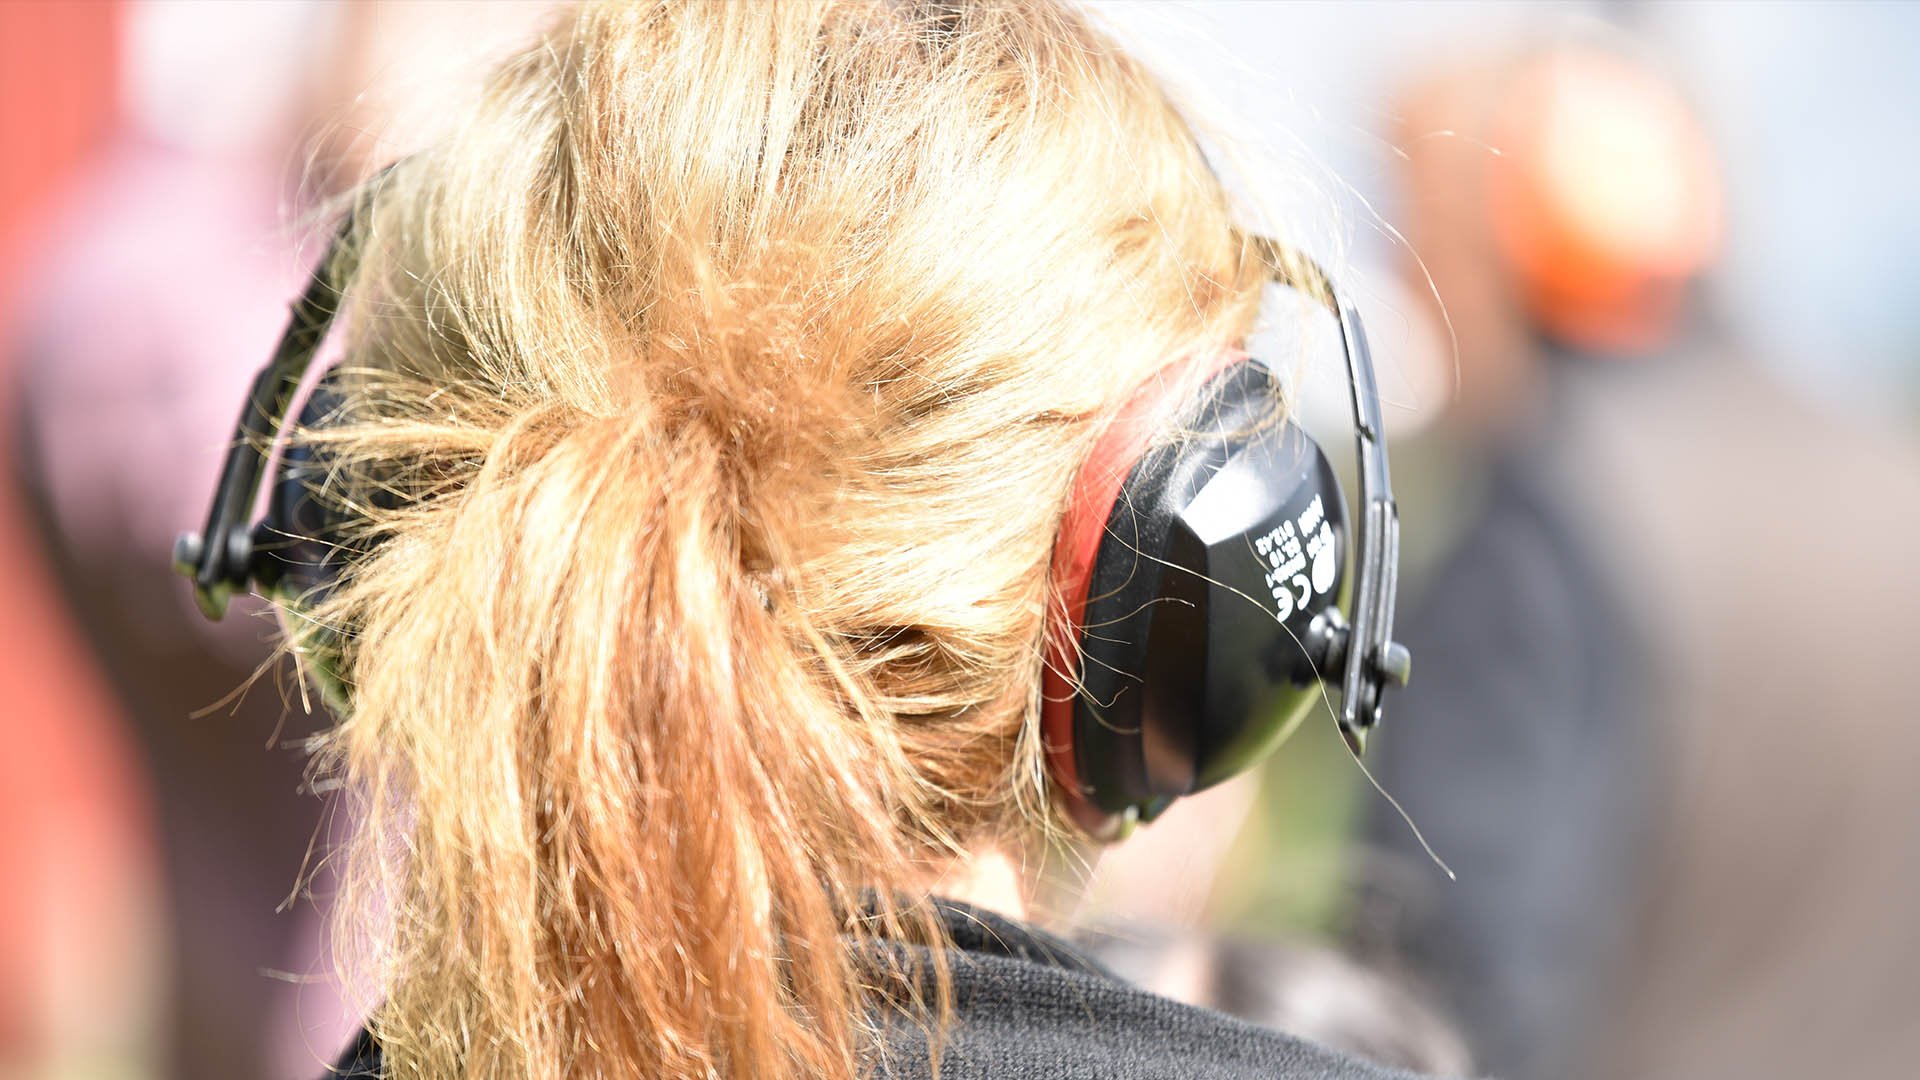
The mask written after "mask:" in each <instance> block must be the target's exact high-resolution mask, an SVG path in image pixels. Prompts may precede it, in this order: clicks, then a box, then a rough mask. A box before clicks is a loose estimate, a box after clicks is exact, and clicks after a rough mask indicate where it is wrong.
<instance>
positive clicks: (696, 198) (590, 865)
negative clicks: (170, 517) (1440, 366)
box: [309, 0, 1266, 1080]
mask: <svg viewBox="0 0 1920 1080" xmlns="http://www.w3.org/2000/svg"><path fill="white" fill-rule="evenodd" d="M363 213H364V215H365V216H364V219H363V222H362V225H361V228H360V234H361V241H360V243H359V244H358V247H357V250H355V251H354V252H353V253H352V257H353V258H354V259H355V260H356V263H357V267H358V270H357V276H356V278H355V280H354V284H353V287H352V289H351V290H350V292H349V294H348V298H347V302H346V309H345V315H344V317H345V318H346V320H347V324H348V326H349V327H350V334H349V339H348V342H349V343H348V353H347V356H346V358H345V360H344V361H343V366H342V368H341V376H340V378H341V380H342V383H343V389H344V391H345V393H346V397H347V401H348V404H347V406H346V407H345V410H344V411H345V414H346V415H348V416H351V417H354V418H355V420H354V422H353V423H352V424H351V425H350V426H348V427H346V428H344V429H343V430H342V431H340V432H338V433H336V434H333V435H330V436H328V437H327V438H328V439H329V442H330V443H331V445H330V452H331V453H332V454H333V455H334V456H335V459H336V460H337V461H338V462H339V463H340V468H341V470H342V475H343V476H349V477H352V478H354V482H355V483H356V484H358V485H360V486H359V487H358V488H354V489H353V490H358V491H359V492H360V496H359V497H360V500H361V501H362V503H363V504H364V505H363V508H364V510H365V511H366V513H367V515H368V520H369V525H368V532H369V536H368V540H369V542H368V543H367V544H366V551H365V554H364V555H362V556H361V557H359V558H358V559H357V560H356V561H355V564H354V566H353V567H352V570H351V572H350V574H349V575H348V576H347V578H346V580H345V581H344V583H343V585H342V587H341V588H340V589H339V590H338V591H337V592H336V593H334V594H333V595H332V596H331V597H330V598H328V599H327V600H325V601H324V602H323V603H321V604H320V605H319V606H318V607H316V608H315V609H314V610H313V611H312V612H311V613H310V615H309V617H311V618H314V619H317V620H320V621H322V622H325V623H327V624H330V625H333V626H337V627H340V628H342V629H343V631H344V632H345V633H346V638H347V640H346V645H345V651H344V654H343V658H342V663H341V672H342V674H343V676H344V678H345V680H346V681H347V683H348V684H349V686H350V691H351V695H352V700H353V707H352V709H351V712H350V715H348V716H346V717H345V718H344V719H343V721H342V723H341V724H340V726H339V728H338V730H337V733H336V734H335V735H334V736H333V740H332V743H331V746H330V747H329V751H328V754H327V755H326V759H325V760H326V761H327V762H328V763H329V764H330V765H331V766H332V767H336V768H338V769H339V770H341V771H342V773H343V774H344V781H345V784H346V786H347V788H348V789H349V790H351V791H353V792H355V793H357V795H358V797H359V798H360V800H361V809H360V813H361V815H362V821H361V824H360V828H359V830H358V833H357V836H356V839H355V840H354V841H353V846H352V851H351V853H350V854H351V856H352V857H351V859H350V861H349V865H350V866H351V868H352V870H351V873H350V875H349V878H348V880H349V881H350V882H351V883H353V884H352V888H353V890H354V891H353V892H352V893H350V894H349V896H348V897H347V898H345V899H344V900H343V901H342V903H341V907H342V909H343V910H344V911H346V913H347V918H348V919H349V927H348V929H349V930H350V931H352V930H354V928H355V927H357V928H358V933H357V934H352V933H350V934H349V935H348V938H349V939H350V940H351V939H360V940H371V941H372V942H373V943H374V944H375V946H376V948H375V950H374V951H375V952H376V953H377V959H378V961H379V967H378V968H377V969H376V970H375V972H374V973H373V980H374V987H375V990H374V993H375V994H377V1000H378V1002H379V1005H378V1008H377V1010H376V1012H375V1015H374V1017H373V1019H372V1021H371V1022H372V1026H373V1029H374V1031H375V1033H376V1034H377V1036H378V1037H379V1038H380V1040H381V1041H382V1043H383V1046H384V1052H385V1061H386V1067H387V1069H388V1072H389V1075H391V1076H393V1077H396V1078H412V1077H435V1078H439V1077H452V1076H468V1077H562V1076H565V1077H606V1078H614V1077H619V1078H623V1080H625V1078H631V1077H639V1076H645V1077H668V1078H678V1077H709V1076H716V1075H731V1076H742V1077H747V1076H750V1077H756V1078H779V1077H787V1076H810V1077H811V1076H848V1075H854V1074H857V1073H858V1072H860V1071H861V1069H862V1068H863V1063H864V1062H866V1061H867V1060H868V1059H867V1057H866V1054H867V1051H868V1050H869V1049H870V1048H871V1045H872V1043H871V1039H872V1038H873V1031H872V1028H871V1020H870V1012H871V1009H872V1008H873V1007H874V1006H875V1003H876V1001H877V1000H878V996H882V995H885V994H888V993H891V992H892V991H891V990H889V989H888V986H887V985H886V980H885V979H884V978H882V977H880V976H876V975H875V974H874V972H873V971H871V970H869V968H870V965H867V964H864V963H863V961H862V957H863V956H866V955H869V954H870V952H871V951H870V950H863V949H862V947H861V945H860V944H859V943H860V942H861V941H862V940H863V939H865V938H867V937H869V936H871V935H873V934H877V933H881V932H889V933H900V932H902V925H903V924H912V925H914V926H921V929H920V931H919V932H920V933H923V934H924V933H926V932H927V930H926V927H925V926H924V925H922V924H923V923H926V922H927V921H928V920H927V919H926V918H925V913H924V910H923V909H920V908H916V907H914V904H913V901H912V899H911V898H912V897H915V896H918V895H922V894H923V893H924V891H925V890H926V888H927V886H928V880H927V875H928V872H929V868H930V867H932V866H935V865H937V863H938V862H939V861H940V860H941V859H942V858H943V857H945V856H949V855H951V854H953V853H955V852H958V851H960V850H962V849H964V848H965V847H967V846H968V845H970V844H976V843H980V842H983V841H991V842H998V843H1003V844H1010V845H1015V846H1019V845H1025V844H1028V843H1030V842H1031V841H1032V839H1033V837H1035V836H1036V835H1037V834H1038V833H1039V831H1040V828H1041V819H1042V818H1043V817H1044V816H1045V814H1046V813H1047V810H1046V807H1047V798H1046V789H1045V783H1046V780H1045V776H1044V769H1043V765H1042V763H1041V753H1040V747H1039V738H1038V735H1037V734H1036V731H1037V724H1036V717H1037V715H1038V705H1039V701H1038V696H1039V686H1040V682H1041V680H1040V669H1041V663H1042V652H1043V650H1042V637H1043V632H1044V627H1045V626H1046V614H1047V611H1048V609H1049V607H1050V605H1052V604H1053V603H1055V600H1056V598H1054V597H1052V596H1051V595H1050V593H1049V587H1048V581H1047V566H1048V556H1049V551H1050V548H1051V545H1052V542H1053V535H1054V531H1055V527H1056V524H1057V522H1058V519H1059V518H1060V515H1061V513H1062V509H1063V505H1064V501H1065V499H1066V497H1067V493H1068V487H1069V483H1070V480H1071V478H1072V476H1073V474H1074V471H1075V469H1076V468H1077V466H1078V465H1079V463H1080V461H1081V460H1082V458H1083V457H1084V456H1085V454H1086V453H1087V451H1088V449H1089V447H1090V445H1091V442H1092V440H1093V439H1094V437H1095V436H1096V435H1097V433H1098V428H1099V422H1100V420H1101V418H1103V417H1104V416H1106V415H1107V414H1109V413H1110V412H1111V411H1112V409H1113V408H1114V407H1115V406H1116V405H1117V403H1118V402H1119V401H1120V400H1122V399H1123V398H1124V397H1125V396H1126V395H1127V394H1129V393H1130V392H1131V391H1132V390H1133V388H1134V387H1135V386H1136V385H1137V384H1138V383H1140V382H1141V381H1142V380H1144V379H1147V378H1150V377H1153V376H1154V375H1155V374H1156V373H1157V372H1161V371H1163V370H1164V369H1165V368H1166V366H1167V364H1168V363H1169V361H1170V360H1171V359H1172V358H1174V357H1176V356H1179V355H1181V354H1184V353H1188V352H1191V351H1192V350H1195V349H1198V348H1211V347H1217V346H1219V345H1221V344H1223V343H1225V342H1228V341H1231V340H1234V339H1238V338H1240V337H1242V336H1243V335H1244V334H1245V333H1246V331H1247V329H1248V326H1249V324H1250V323H1251V322H1252V320H1253V318H1254V315H1255V312H1256V310H1257V306H1258V296H1259V291H1260V285H1261V282H1262V280H1263V279H1264V277H1265V273H1266V271H1265V267H1264V266H1263V265H1262V263H1261V258H1260V256H1259V254H1258V252H1256V251H1255V250H1254V249H1253V247H1252V245H1250V244H1249V243H1248V242H1247V241H1246V239H1245V238H1244V237H1243V236H1242V235H1241V234H1240V233H1239V232H1238V231H1236V229H1235V228H1234V226H1233V224H1232V221H1231V213H1230V207H1229V202H1228V199H1227V197H1226V195H1225V194H1224V192H1223V189H1222V187H1221V185H1220V184H1219V183H1218V182H1217V180H1216V179H1215V177H1214V176H1213V175H1212V173H1211V172H1210V171H1209V169H1208V166H1207V163H1206V161H1205V159H1204V158H1203V156H1202V154H1201V152H1200V150H1199V149H1198V147H1197V145H1196V143H1195V140H1194V138H1193V136H1192V133H1191V132H1190V131H1189V129H1188V127H1187V125H1186V124H1185V123H1184V122H1183V120H1182V119H1181V117H1180V116H1179V114H1178V113H1177V112H1176V110H1175V108H1174V107H1173V106H1172V104H1171V103H1170V102H1169V100H1168V98H1167V96H1166V95H1165V94H1164V93H1163V91H1162V90H1161V88H1160V87H1159V86H1158V85H1157V84H1156V82H1155V81H1154V80H1153V79H1152V78H1151V77H1150V76H1149V75H1148V74H1147V73H1146V72H1145V71H1144V70H1143V69H1142V68H1141V67H1140V65H1139V64H1137V63H1136V62H1135V61H1134V60H1132V59H1131V58H1129V57H1128V56H1127V55H1125V54H1124V53H1122V52H1121V51H1120V50H1118V49H1117V48H1116V47H1115V46H1114V44H1113V43H1112V42H1111V41H1109V40H1108V39H1107V38H1106V37H1104V36H1103V35H1102V34H1101V33H1100V32H1098V31H1096V30H1095V29H1093V28H1092V27H1090V26H1089V25H1088V23H1087V22H1086V21H1085V20H1084V18H1083V17H1082V16H1081V15H1079V14H1078V13H1076V12H1075V11H1073V10H1071V9H1069V8H1067V7H1064V6H1062V5H1060V4H1056V3H1051V2H1045V0H1024V2H1000V3H993V2H989V3H964V4H915V3H898V2H886V0H844V2H833V0H818V2H784V3H780V4H769V5H746V4H722V3H645V4H636V5H632V6H627V5H620V6H599V5H593V6H588V7H586V8H584V9H583V10H581V11H579V12H577V13H570V14H569V15H568V16H567V17H566V19H565V20H564V22H563V24H562V25H560V26H558V27H557V28H556V29H555V30H554V31H553V32H552V33H550V34H549V35H548V36H546V37H545V38H544V39H543V40H542V41H540V42H539V43H538V44H537V45H536V46H534V47H533V48H531V49H528V50H527V51H526V52H524V53H523V54H522V55H520V56H518V57H517V58H516V59H514V60H512V61H511V62H510V63H508V64H507V65H506V66H505V67H504V68H503V69H502V70H501V71H500V72H499V74H498V76H497V77H496V78H495V79H494V80H493V81H492V83H491V84H490V87H489V89H488V91H487V93H486V94H485V96H484V98H483V100H482V101H481V102H480V104H479V105H478V107H477V108H476V110H475V111H474V112H473V114H472V115H471V116H470V117H467V118H466V119H465V120H464V121H463V122H461V123H460V124H459V125H458V127H457V129H456V130H455V131H454V132H453V133H452V134H451V135H450V136H449V137H448V138H446V139H445V140H444V141H442V142H440V143H439V144H437V145H436V146H435V147H433V148H432V149H430V150H428V151H426V152H424V153H422V154H420V155H419V156H417V157H415V158H412V159H409V160H408V161H406V162H405V163H403V164H402V165H401V166H400V167H398V168H397V169H396V170H395V171H394V172H393V173H392V174H391V175H390V176H389V177H388V179H387V180H386V181H385V182H384V183H383V184H382V186H381V188H380V190H379V192H378V194H377V195H376V196H375V197H374V198H373V199H371V200H370V201H369V202H368V203H367V205H366V207H365V209H364V211H363ZM903 898H904V899H903ZM874 911H877V912H879V915H880V917H878V918H862V917H861V913H863V912H874ZM916 911H918V912H920V915H919V916H918V921H917V922H916V917H915V916H914V912H916ZM354 920H358V921H357V922H356V921H354ZM908 929H909V930H910V929H911V926H909V927H908ZM935 955H936V956H937V955H938V954H937V951H936V954H935ZM907 981H908V982H913V980H907ZM935 981H936V982H938V980H935ZM915 985H919V984H917V983H916V984H915ZM896 988H897V987H896ZM935 996H937V995H935ZM908 997H911V998H913V1000H914V1004H915V1007H916V1008H922V1007H923V1008H924V1009H925V1015H926V1016H927V1017H928V1018H929V1021H930V1022H932V1023H935V1024H937V1023H938V1019H939V1015H940V1013H941V1006H940V1003H939V1002H938V1001H935V1000H932V999H931V998H925V999H924V1000H923V997H924V995H920V994H919V993H918V992H917V991H916V992H911V993H909V994H908Z"/></svg>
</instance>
